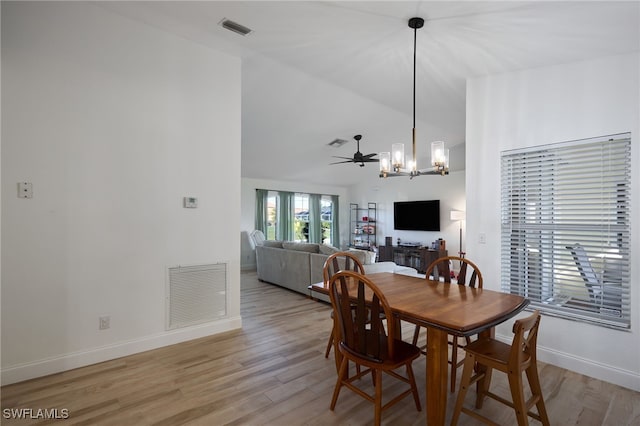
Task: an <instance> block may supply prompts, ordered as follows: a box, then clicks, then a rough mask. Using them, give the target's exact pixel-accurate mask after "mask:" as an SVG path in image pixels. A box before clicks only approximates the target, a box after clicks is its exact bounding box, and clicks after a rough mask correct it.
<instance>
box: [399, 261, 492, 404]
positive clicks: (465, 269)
mask: <svg viewBox="0 0 640 426" xmlns="http://www.w3.org/2000/svg"><path fill="white" fill-rule="evenodd" d="M451 262H459V263H460V272H459V273H458V276H457V279H456V282H457V283H458V284H459V285H467V286H469V287H476V288H482V273H481V272H480V269H479V268H478V267H477V266H476V264H475V263H473V262H472V261H470V260H469V259H465V258H462V257H458V256H444V257H440V258H438V259H436V260H434V261H433V262H432V263H431V265H429V267H427V271H426V278H427V280H431V279H433V280H435V281H440V278H443V279H444V282H445V283H451V275H452V274H451ZM419 336H420V326H419V325H416V328H415V330H414V332H413V340H412V342H411V343H412V344H414V345H417V343H418V338H419ZM459 338H460V337H458V336H451V338H450V339H449V345H451V359H449V360H448V363H449V364H451V379H450V381H451V385H450V388H451V392H452V393H453V392H455V390H456V375H457V371H458V367H460V366H461V365H462V363H463V362H464V359H462V360H459V361H458V347H459V346H460V345H459V342H458V339H459ZM465 340H466V343H469V342H470V341H471V339H470V338H469V337H466V338H465ZM425 348H426V345H425V346H424V347H421V349H423V351H424V349H425ZM423 353H424V352H423Z"/></svg>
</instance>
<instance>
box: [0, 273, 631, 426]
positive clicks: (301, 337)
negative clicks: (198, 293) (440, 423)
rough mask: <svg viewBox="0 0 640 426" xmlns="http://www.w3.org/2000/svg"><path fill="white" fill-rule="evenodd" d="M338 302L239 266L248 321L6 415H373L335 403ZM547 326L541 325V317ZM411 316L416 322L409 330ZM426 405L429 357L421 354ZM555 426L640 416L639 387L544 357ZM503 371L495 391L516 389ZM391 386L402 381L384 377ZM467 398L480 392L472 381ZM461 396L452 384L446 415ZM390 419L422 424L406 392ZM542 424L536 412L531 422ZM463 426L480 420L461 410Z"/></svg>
mask: <svg viewBox="0 0 640 426" xmlns="http://www.w3.org/2000/svg"><path fill="white" fill-rule="evenodd" d="M329 311H330V307H329V305H326V304H323V303H320V302H315V301H312V300H310V299H306V298H305V297H304V296H302V295H299V294H296V293H293V292H290V291H288V290H284V289H281V288H279V287H277V286H273V285H270V284H265V283H261V282H259V281H258V280H257V279H256V275H255V273H252V272H247V273H243V274H242V317H243V323H244V328H243V329H242V330H239V331H233V332H228V333H224V334H221V335H217V336H212V337H206V338H202V339H198V340H193V341H190V342H186V343H181V344H178V345H173V346H169V347H165V348H161V349H156V350H153V351H148V352H144V353H140V354H136V355H132V356H128V357H124V358H120V359H116V360H112V361H108V362H103V363H100V364H96V365H91V366H88V367H84V368H79V369H76V370H72V371H67V372H64V373H60V374H55V375H51V376H47V377H43V378H39V379H34V380H29V381H26V382H22V383H17V384H13V385H9V386H4V387H3V388H2V404H1V405H2V409H3V410H2V415H3V417H2V419H1V422H2V424H3V425H14V424H16V425H18V424H19V425H26V424H38V425H44V424H56V425H67V424H74V425H119V426H120V425H150V424H155V425H181V424H189V425H338V424H341V425H342V424H344V425H347V424H348V425H367V424H371V423H372V421H373V406H372V405H371V404H370V403H369V402H367V401H365V400H363V399H362V398H361V397H359V396H357V395H355V394H354V393H353V392H351V391H349V390H347V389H345V390H343V391H342V392H341V393H340V397H339V399H338V403H337V406H336V409H335V411H334V412H331V411H330V410H329V403H330V400H331V394H332V392H333V386H334V384H335V378H336V372H335V367H334V361H333V359H332V357H333V355H331V356H330V358H329V359H325V358H324V349H325V345H326V342H327V339H328V337H329V330H330V327H331V320H330V318H329ZM542 327H544V324H543V325H542ZM412 331H413V326H411V325H409V324H407V327H406V329H405V330H404V335H405V336H411V333H412ZM414 369H415V374H416V378H418V380H419V381H420V383H419V386H418V388H419V390H420V394H421V399H422V401H423V407H424V398H425V395H424V371H425V362H424V359H423V358H421V359H419V360H417V361H416V362H415V363H414ZM540 375H541V381H542V388H543V394H544V396H545V400H546V404H547V411H548V413H549V418H550V419H551V423H552V424H553V425H612V426H614V425H615V426H619V425H640V393H638V392H633V391H631V390H628V389H624V388H621V387H619V386H615V385H612V384H609V383H606V382H602V381H599V380H595V379H591V378H589V377H585V376H582V375H579V374H576V373H572V372H570V371H567V370H563V369H560V368H557V367H554V366H552V365H547V364H540ZM503 376H504V375H503V374H499V373H495V374H494V379H493V386H492V389H493V390H495V391H496V392H497V393H501V394H503V395H508V394H509V393H508V384H507V381H506V379H505V377H503ZM384 379H385V381H384V382H383V386H384V389H385V390H384V393H385V395H388V394H389V393H388V392H389V391H392V392H393V390H394V388H395V387H396V386H395V383H393V380H392V379H390V378H387V377H385V378H384ZM469 393H470V395H468V397H467V405H470V404H471V403H472V401H473V398H474V396H475V392H473V391H470V392H469ZM454 402H455V395H453V394H450V397H449V402H448V416H447V421H449V419H450V418H451V411H452V407H453V405H454ZM20 408H27V409H32V410H33V411H32V414H33V415H34V416H35V414H37V410H38V409H48V410H51V409H58V415H59V417H63V416H64V413H65V412H64V411H62V410H63V409H66V410H68V419H57V420H43V419H28V420H25V419H22V420H16V419H7V418H6V414H7V411H5V410H6V409H20ZM483 413H484V414H486V415H488V416H489V417H491V418H492V419H494V420H495V421H497V422H498V423H500V424H502V425H512V424H515V415H513V413H512V411H511V410H510V409H509V408H507V407H503V406H502V405H500V404H498V403H496V402H495V401H492V400H487V401H486V402H485V406H484V408H483ZM382 422H383V424H386V425H423V424H424V423H425V412H424V408H423V411H422V412H417V411H416V409H415V405H414V403H413V400H412V399H411V398H405V399H404V400H403V401H401V402H399V403H398V404H396V405H395V406H393V407H392V408H390V409H389V410H387V411H385V412H384V413H383V416H382ZM532 423H533V424H536V423H537V422H535V421H532ZM459 424H461V425H475V424H478V423H477V421H476V420H474V419H472V418H470V417H468V416H465V415H463V416H462V417H461V420H460V423H459Z"/></svg>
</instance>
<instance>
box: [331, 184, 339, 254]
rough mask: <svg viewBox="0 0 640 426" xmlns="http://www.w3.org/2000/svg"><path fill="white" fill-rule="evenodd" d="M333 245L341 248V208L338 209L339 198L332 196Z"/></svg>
mask: <svg viewBox="0 0 640 426" xmlns="http://www.w3.org/2000/svg"><path fill="white" fill-rule="evenodd" d="M331 219H332V220H331V245H332V246H334V247H338V248H339V247H340V208H339V207H338V196H337V195H332V196H331Z"/></svg>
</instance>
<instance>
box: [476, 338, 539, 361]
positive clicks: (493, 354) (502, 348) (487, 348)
mask: <svg viewBox="0 0 640 426" xmlns="http://www.w3.org/2000/svg"><path fill="white" fill-rule="evenodd" d="M465 351H466V352H467V353H474V354H475V356H476V359H477V360H479V361H486V360H491V361H493V362H494V363H498V364H504V365H507V364H508V363H509V356H510V354H511V345H508V344H506V343H503V342H500V341H498V340H495V339H480V340H475V341H473V342H471V343H469V344H468V345H467V346H466V347H465ZM528 358H529V357H528V356H526V357H525V359H524V360H523V361H525V362H526V361H527V360H528Z"/></svg>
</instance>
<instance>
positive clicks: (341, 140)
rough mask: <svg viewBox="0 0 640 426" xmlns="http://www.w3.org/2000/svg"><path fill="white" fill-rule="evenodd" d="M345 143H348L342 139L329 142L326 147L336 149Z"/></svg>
mask: <svg viewBox="0 0 640 426" xmlns="http://www.w3.org/2000/svg"><path fill="white" fill-rule="evenodd" d="M347 142H349V141H346V140H344V139H334V140H332V141H331V142H329V143H328V145H329V146H332V147H334V148H338V147H341V146H342V145H344V144H345V143H347Z"/></svg>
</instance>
